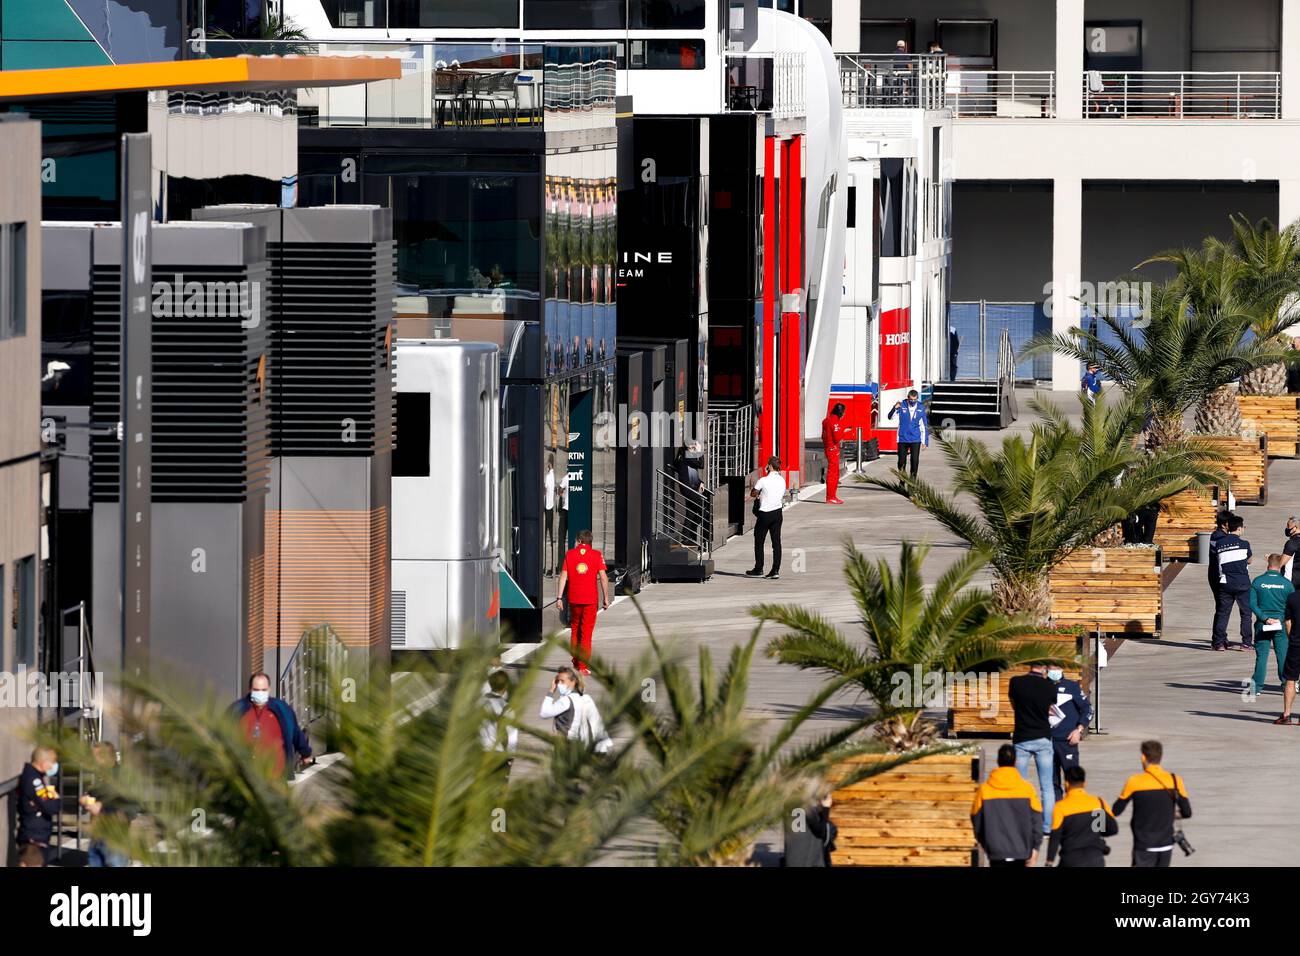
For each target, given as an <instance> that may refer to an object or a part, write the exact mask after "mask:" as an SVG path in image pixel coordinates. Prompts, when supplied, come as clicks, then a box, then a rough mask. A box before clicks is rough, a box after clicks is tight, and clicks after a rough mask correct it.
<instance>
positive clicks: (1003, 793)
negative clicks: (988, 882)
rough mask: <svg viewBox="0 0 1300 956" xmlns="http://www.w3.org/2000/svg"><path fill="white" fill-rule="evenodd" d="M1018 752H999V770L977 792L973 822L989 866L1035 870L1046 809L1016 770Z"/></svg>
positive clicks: (1006, 746) (1004, 749)
mask: <svg viewBox="0 0 1300 956" xmlns="http://www.w3.org/2000/svg"><path fill="white" fill-rule="evenodd" d="M1018 762H1019V760H1018V758H1017V755H1016V748H1015V747H1013V746H1012V745H1011V744H1003V745H1002V746H1001V747H999V748H998V769H996V770H994V771H993V772H992V773H991V774H989V778H988V779H987V780H985V781H984V782H983V783H982V784H980V786H979V789H978V790H976V791H975V801H974V802H973V803H972V804H971V808H970V822H971V826H972V827H973V828H974V830H975V840H976V842H977V843H979V845H980V846H982V847H983V848H984V853H985V855H987V856H988V860H989V866H996V867H1015V866H1033V865H1034V861H1035V860H1036V859H1038V847H1039V845H1040V844H1041V843H1042V842H1043V806H1042V804H1041V803H1040V802H1039V800H1038V793H1037V792H1036V791H1035V790H1034V788H1033V787H1032V786H1030V785H1029V783H1028V782H1026V780H1025V778H1024V777H1023V776H1021V774H1020V771H1019V770H1017V769H1016V764H1017V763H1018Z"/></svg>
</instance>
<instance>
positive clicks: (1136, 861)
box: [1133, 849, 1174, 867]
mask: <svg viewBox="0 0 1300 956" xmlns="http://www.w3.org/2000/svg"><path fill="white" fill-rule="evenodd" d="M1173 855H1174V851H1173V850H1161V851H1159V852H1158V853H1153V852H1152V851H1150V850H1138V849H1134V850H1133V865H1134V866H1141V867H1161V866H1168V865H1169V861H1170V860H1171V859H1173Z"/></svg>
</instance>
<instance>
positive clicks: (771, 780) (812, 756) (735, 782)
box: [592, 622, 930, 866]
mask: <svg viewBox="0 0 1300 956" xmlns="http://www.w3.org/2000/svg"><path fill="white" fill-rule="evenodd" d="M646 631H647V634H648V639H649V644H650V654H649V656H648V659H647V660H646V661H645V662H643V663H641V664H639V665H635V666H633V667H631V668H627V669H624V670H622V671H615V670H612V669H610V668H607V667H605V666H603V665H602V664H600V663H599V662H593V665H592V670H593V673H595V674H597V675H598V676H599V677H600V679H601V680H602V681H603V682H604V683H606V685H607V687H608V688H609V690H610V692H611V694H612V695H613V696H614V697H615V698H616V699H618V700H628V701H629V702H630V704H631V706H630V708H629V710H630V713H632V714H633V715H636V716H637V718H638V719H635V720H634V721H633V723H634V725H635V726H637V727H639V728H640V741H641V744H642V747H643V750H644V752H645V754H646V755H647V759H648V765H649V768H648V769H647V771H646V773H647V775H648V777H649V780H650V783H649V784H648V786H649V787H650V788H651V789H653V790H654V791H655V792H656V793H657V794H658V796H657V797H656V798H655V799H654V801H653V802H652V804H651V808H650V819H651V821H652V822H653V823H654V824H655V826H656V828H657V829H658V830H660V831H662V832H663V834H665V835H666V838H665V839H661V840H659V842H658V848H657V854H656V855H657V861H658V863H659V864H660V865H664V866H737V865H745V864H746V863H747V862H748V860H749V857H750V854H751V852H752V849H753V845H754V842H755V840H756V838H757V837H758V835H759V834H760V833H761V832H762V831H764V830H766V829H768V828H771V827H773V826H775V825H776V824H778V823H780V822H781V820H782V818H783V817H784V815H785V814H786V813H788V812H789V810H790V809H791V808H792V807H796V806H802V805H803V804H804V803H806V802H807V801H808V799H809V798H811V797H812V796H813V795H814V794H816V793H817V792H818V791H820V790H825V789H826V787H827V786H828V780H829V779H830V778H832V777H834V780H835V786H837V787H846V786H850V785H851V784H853V783H856V782H857V781H859V780H863V779H866V778H867V777H870V776H874V775H876V774H880V773H885V772H887V771H889V770H891V769H893V768H894V767H897V766H899V765H900V764H902V763H906V762H908V761H910V760H914V759H917V758H919V757H922V756H925V755H926V754H927V753H928V752H930V751H927V750H917V751H915V752H913V753H909V754H899V755H895V756H893V757H887V758H886V759H882V760H880V761H874V762H870V763H856V764H853V765H852V767H851V769H849V770H848V771H845V769H844V768H843V767H840V768H838V769H837V768H836V765H837V764H839V763H840V762H841V761H845V760H848V759H849V758H852V757H856V756H860V755H862V754H880V753H882V751H883V750H884V748H883V747H882V746H881V745H880V744H879V743H878V742H876V741H875V740H874V739H872V738H871V736H870V734H869V733H867V732H866V731H867V728H869V726H870V725H871V724H872V722H873V720H874V717H872V716H871V715H868V714H863V715H861V716H860V717H858V718H857V719H853V720H850V721H848V722H847V723H844V724H842V725H840V726H838V727H836V728H834V729H832V730H829V731H825V732H822V733H820V734H817V735H814V736H811V737H810V738H807V739H804V737H805V735H803V734H802V733H801V732H802V731H803V730H804V728H805V726H806V725H807V723H808V721H809V720H810V719H812V718H814V717H815V716H816V715H817V713H818V712H819V711H820V710H821V709H822V708H823V707H824V706H825V705H826V703H827V702H828V701H829V700H830V699H831V698H832V697H834V696H835V695H836V694H837V693H839V692H840V690H841V689H843V688H844V687H845V686H846V685H847V683H848V681H847V680H846V679H843V678H838V679H835V680H831V681H828V682H827V683H826V684H825V685H824V686H823V687H822V688H821V689H820V690H819V691H817V692H816V693H815V694H813V695H812V696H811V697H810V698H809V699H808V700H807V701H805V702H804V703H803V704H802V705H801V706H800V707H799V709H798V710H797V711H795V712H794V713H793V714H791V715H790V716H788V717H785V718H782V719H780V720H778V721H767V722H766V723H767V724H768V725H774V726H769V727H767V728H765V726H764V723H765V722H764V721H760V720H759V719H757V718H755V717H752V716H749V715H747V714H746V713H745V704H746V694H747V692H748V689H749V670H750V666H751V664H752V662H753V657H754V649H755V645H756V643H757V641H758V637H759V629H755V630H754V632H753V633H752V634H751V635H750V637H749V640H748V641H746V642H745V643H744V644H743V645H739V646H736V647H733V648H732V649H731V654H730V657H729V659H728V661H727V664H726V666H725V667H723V668H722V669H721V670H718V669H716V668H715V667H714V664H713V660H712V656H711V655H710V653H709V651H708V648H707V647H704V646H701V647H700V649H699V657H698V661H697V668H698V676H697V677H696V678H695V679H694V680H692V678H691V676H690V674H689V672H688V670H687V668H686V667H685V666H684V665H683V664H682V663H681V662H679V661H677V660H676V659H675V658H674V657H673V656H672V654H671V653H669V651H668V650H667V649H665V647H664V646H663V645H662V644H661V643H660V642H659V640H658V639H657V638H656V637H655V635H654V633H653V631H652V630H651V629H650V627H649V624H648V622H647V624H646ZM647 673H650V674H654V675H655V677H654V682H655V683H654V685H653V686H654V687H656V688H660V687H661V688H662V690H663V692H664V696H665V701H664V703H665V704H666V705H667V706H666V707H661V706H660V705H659V704H658V702H657V696H658V694H657V690H656V692H655V693H654V694H652V695H650V699H647V694H646V692H645V687H646V685H645V680H644V675H646V674H647ZM765 730H770V733H765V732H764V731H765ZM764 738H765V739H764ZM684 771H685V772H684Z"/></svg>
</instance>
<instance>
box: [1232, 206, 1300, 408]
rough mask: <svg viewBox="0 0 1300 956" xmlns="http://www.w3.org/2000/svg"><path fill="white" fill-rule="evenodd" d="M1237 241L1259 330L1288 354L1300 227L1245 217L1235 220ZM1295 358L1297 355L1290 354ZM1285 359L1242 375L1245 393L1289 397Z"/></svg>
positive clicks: (1245, 291)
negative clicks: (1288, 332) (1279, 225)
mask: <svg viewBox="0 0 1300 956" xmlns="http://www.w3.org/2000/svg"><path fill="white" fill-rule="evenodd" d="M1232 233H1233V243H1234V246H1235V249H1236V253H1237V255H1238V257H1239V258H1240V260H1241V262H1242V275H1241V286H1242V292H1241V295H1242V297H1243V298H1245V299H1247V300H1248V301H1250V302H1253V303H1255V308H1256V317H1255V322H1254V323H1253V326H1252V331H1253V332H1254V334H1255V335H1256V336H1257V337H1259V338H1263V339H1270V338H1271V339H1272V341H1273V345H1274V347H1275V348H1276V349H1278V350H1281V351H1283V352H1288V351H1289V350H1288V344H1289V342H1288V339H1287V336H1286V335H1285V334H1283V333H1284V330H1285V329H1286V328H1287V327H1289V326H1290V325H1292V324H1293V323H1294V322H1295V320H1296V304H1297V301H1298V300H1300V226H1298V225H1297V223H1292V224H1291V225H1289V226H1287V227H1286V228H1285V229H1283V230H1282V231H1281V232H1279V231H1278V229H1277V227H1276V226H1274V225H1273V223H1271V222H1270V221H1269V220H1267V219H1261V220H1260V221H1259V222H1258V223H1255V224H1253V225H1252V224H1251V222H1250V221H1249V220H1248V219H1246V217H1245V216H1234V217H1233V218H1232ZM1290 355H1291V356H1294V353H1290ZM1286 371H1287V367H1286V363H1285V362H1282V361H1277V362H1270V363H1268V364H1266V365H1260V366H1257V367H1255V368H1253V369H1251V370H1250V371H1248V372H1246V373H1245V374H1243V375H1242V377H1241V393H1242V394H1243V395H1285V394H1286V388H1287V382H1286V378H1287V376H1286Z"/></svg>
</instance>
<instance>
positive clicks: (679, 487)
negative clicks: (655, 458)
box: [653, 468, 713, 558]
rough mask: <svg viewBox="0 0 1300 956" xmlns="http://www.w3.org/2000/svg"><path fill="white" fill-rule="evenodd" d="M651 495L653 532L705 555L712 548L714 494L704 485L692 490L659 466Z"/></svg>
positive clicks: (701, 555)
mask: <svg viewBox="0 0 1300 956" xmlns="http://www.w3.org/2000/svg"><path fill="white" fill-rule="evenodd" d="M654 494H655V497H654V527H653V532H654V534H655V535H656V536H659V537H663V538H667V539H668V540H670V541H672V542H674V543H676V544H679V545H681V546H682V547H686V548H694V549H695V550H696V551H698V552H699V556H700V557H701V558H706V557H708V556H709V555H710V554H711V553H712V551H713V494H712V493H711V492H710V491H708V490H707V489H704V488H701V489H700V490H699V491H694V490H693V489H691V488H690V487H688V486H687V485H685V484H683V483H682V482H681V481H678V480H677V478H676V477H675V476H674V475H672V474H670V473H669V472H668V471H666V470H665V469H662V468H661V469H659V470H658V471H656V472H655V489H654Z"/></svg>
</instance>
